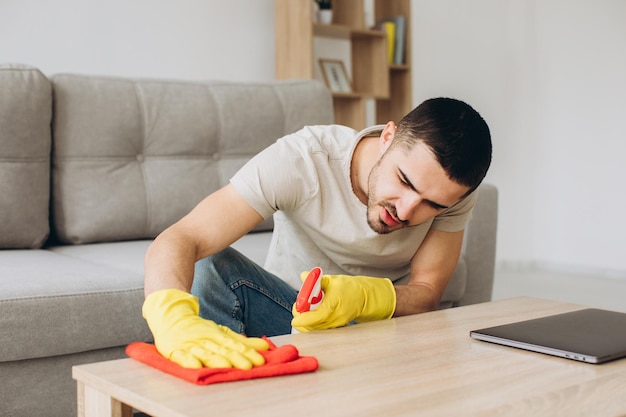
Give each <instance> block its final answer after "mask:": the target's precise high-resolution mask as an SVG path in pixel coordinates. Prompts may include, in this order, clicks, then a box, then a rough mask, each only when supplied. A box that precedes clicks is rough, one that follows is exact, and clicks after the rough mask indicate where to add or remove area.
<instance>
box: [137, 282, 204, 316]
mask: <svg viewBox="0 0 626 417" xmlns="http://www.w3.org/2000/svg"><path fill="white" fill-rule="evenodd" d="M173 310H176V311H177V312H178V313H179V314H184V313H185V310H187V311H186V313H188V314H193V315H195V316H197V315H198V314H199V313H200V304H199V302H198V297H196V296H194V295H191V294H189V293H188V292H185V291H181V290H177V289H174V288H171V289H166V290H158V291H155V292H153V293H151V294H149V295H148V296H147V297H146V299H145V301H144V302H143V307H142V309H141V312H142V315H143V317H144V318H145V319H146V321H148V324H150V321H151V319H152V318H153V317H154V318H156V319H158V320H160V319H162V318H163V316H165V315H166V314H171V312H172V311H173Z"/></svg>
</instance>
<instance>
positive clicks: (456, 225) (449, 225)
mask: <svg viewBox="0 0 626 417" xmlns="http://www.w3.org/2000/svg"><path fill="white" fill-rule="evenodd" d="M477 198H478V190H474V191H473V192H472V193H470V195H468V196H467V197H465V198H462V199H461V200H459V201H458V202H457V203H456V204H454V205H453V206H452V207H450V208H449V209H447V210H445V211H444V212H443V213H441V214H439V215H438V216H436V217H435V219H434V220H433V224H432V226H431V228H433V229H435V230H441V231H443V232H458V231H461V230H463V229H465V226H466V225H467V222H469V220H470V219H471V218H472V210H473V209H474V205H475V204H476V199H477Z"/></svg>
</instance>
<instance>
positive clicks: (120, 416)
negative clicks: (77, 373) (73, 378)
mask: <svg viewBox="0 0 626 417" xmlns="http://www.w3.org/2000/svg"><path fill="white" fill-rule="evenodd" d="M77 388H78V391H77V405H78V417H132V415H133V408H132V407H130V406H128V405H126V404H124V403H122V402H120V401H118V400H116V399H115V398H113V397H111V396H110V395H108V394H105V393H104V392H101V391H98V390H97V389H95V388H93V387H90V386H88V385H85V384H83V383H82V382H79V381H77Z"/></svg>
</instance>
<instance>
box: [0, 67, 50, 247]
mask: <svg viewBox="0 0 626 417" xmlns="http://www.w3.org/2000/svg"><path fill="white" fill-rule="evenodd" d="M51 115H52V87H51V85H50V81H49V80H48V79H47V78H46V77H45V76H44V75H43V74H42V73H41V72H40V71H39V70H37V69H36V68H32V67H28V66H25V65H10V64H3V65H0V248H38V247H41V246H42V245H43V243H44V242H45V241H46V238H47V237H48V234H49V230H50V228H49V222H48V212H49V198H50V119H51Z"/></svg>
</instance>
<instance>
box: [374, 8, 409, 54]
mask: <svg viewBox="0 0 626 417" xmlns="http://www.w3.org/2000/svg"><path fill="white" fill-rule="evenodd" d="M372 29H378V30H382V31H384V32H385V33H386V34H387V44H388V52H389V64H395V65H402V64H404V63H405V59H406V58H405V50H406V17H405V16H402V15H400V16H394V17H391V18H389V19H384V20H381V21H380V22H378V23H377V24H376V25H375V26H374V27H373V28H372Z"/></svg>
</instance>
